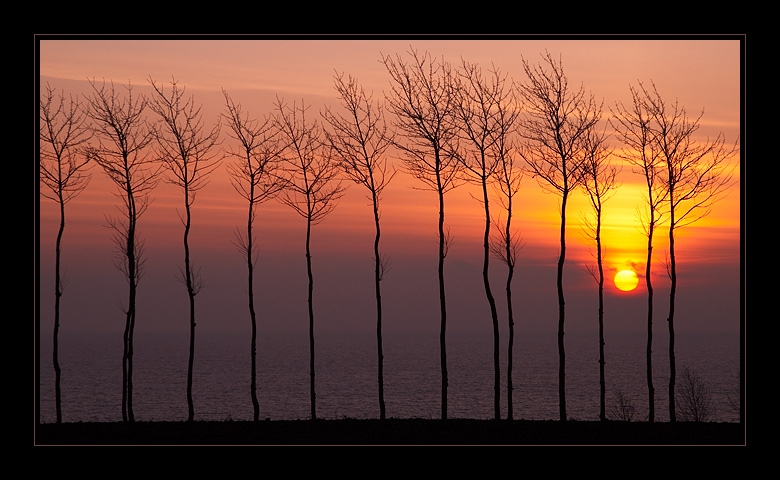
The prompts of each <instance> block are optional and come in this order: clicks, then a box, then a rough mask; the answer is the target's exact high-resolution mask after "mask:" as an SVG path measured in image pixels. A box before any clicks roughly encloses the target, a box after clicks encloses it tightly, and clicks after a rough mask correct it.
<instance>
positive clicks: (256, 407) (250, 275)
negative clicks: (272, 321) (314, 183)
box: [246, 182, 260, 422]
mask: <svg viewBox="0 0 780 480" xmlns="http://www.w3.org/2000/svg"><path fill="white" fill-rule="evenodd" d="M249 188H250V193H249V198H254V197H253V195H254V183H252V182H250V187H249ZM253 210H254V203H253V201H252V200H250V201H249V217H248V220H247V226H246V239H247V242H246V266H247V271H248V279H247V283H248V289H249V318H250V320H251V322H252V341H251V343H252V345H251V357H252V362H251V379H250V383H249V388H250V392H251V396H252V409H253V410H252V411H253V415H252V419H253V420H254V421H255V422H256V421H258V420H259V419H260V405H259V403H258V401H257V317H256V314H255V294H254V266H253V263H252V216H253V215H252V213H253Z"/></svg>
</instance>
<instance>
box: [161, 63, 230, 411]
mask: <svg viewBox="0 0 780 480" xmlns="http://www.w3.org/2000/svg"><path fill="white" fill-rule="evenodd" d="M149 83H151V85H152V88H153V90H154V93H153V99H152V100H151V101H150V102H149V108H150V109H151V110H152V111H154V112H155V113H157V115H158V116H159V117H160V118H159V126H157V128H155V130H154V131H155V138H156V139H157V154H158V156H159V159H160V160H161V161H162V163H163V164H164V165H165V166H166V167H167V169H168V173H169V175H168V178H167V181H169V182H170V183H172V184H174V185H177V186H179V187H181V188H182V190H183V191H184V216H183V218H181V221H182V224H183V225H184V270H183V272H182V276H183V277H184V278H183V280H184V285H185V286H186V287H187V295H188V296H189V309H190V354H189V361H188V367H187V409H188V414H187V420H188V421H193V419H194V416H195V409H194V406H193V401H192V371H193V364H194V359H195V296H196V295H197V294H198V292H199V291H200V289H201V287H202V281H201V279H200V275H199V273H198V272H196V271H195V270H194V269H193V266H192V260H191V258H190V244H189V235H190V229H191V227H192V204H193V202H194V201H195V194H196V192H197V191H198V190H200V189H201V188H203V186H204V185H205V184H206V183H207V182H208V176H209V174H211V172H213V171H214V170H215V169H216V168H217V167H218V166H219V165H220V162H219V161H217V160H216V159H215V158H214V155H213V153H212V149H213V147H214V146H215V145H216V143H217V141H218V138H219V124H217V125H216V126H214V127H213V128H212V129H211V130H210V131H209V130H205V129H204V125H203V121H202V119H201V115H200V107H196V106H195V101H194V98H193V97H192V96H190V97H189V98H185V96H184V95H185V89H184V88H181V89H180V88H179V86H178V84H177V83H176V80H175V79H171V90H170V94H167V93H166V92H165V88H164V87H163V86H162V85H157V84H156V83H155V82H154V80H153V79H151V78H150V79H149Z"/></svg>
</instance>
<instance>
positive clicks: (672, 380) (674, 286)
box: [668, 194, 677, 422]
mask: <svg viewBox="0 0 780 480" xmlns="http://www.w3.org/2000/svg"><path fill="white" fill-rule="evenodd" d="M669 198H670V200H671V198H672V197H671V194H670V195H669ZM670 222H671V223H670V227H669V262H670V276H671V279H672V285H671V287H670V292H669V319H668V322H669V421H670V422H674V421H676V420H677V415H676V413H675V409H674V383H675V377H676V376H677V369H676V365H675V360H674V299H675V294H676V293H677V271H676V264H675V257H674V209H672V212H671V220H670Z"/></svg>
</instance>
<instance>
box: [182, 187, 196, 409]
mask: <svg viewBox="0 0 780 480" xmlns="http://www.w3.org/2000/svg"><path fill="white" fill-rule="evenodd" d="M184 198H185V205H184V206H185V209H186V216H187V218H186V223H185V225H184V275H185V279H186V282H187V294H188V296H189V301H190V357H189V362H188V367H187V409H188V412H189V413H188V414H187V420H188V421H190V422H191V421H193V419H194V417H195V409H194V407H193V403H192V367H193V363H194V360H195V286H194V284H193V282H194V279H193V278H192V269H191V268H190V244H189V236H190V221H191V217H190V202H189V190H188V189H187V188H186V186H185V188H184Z"/></svg>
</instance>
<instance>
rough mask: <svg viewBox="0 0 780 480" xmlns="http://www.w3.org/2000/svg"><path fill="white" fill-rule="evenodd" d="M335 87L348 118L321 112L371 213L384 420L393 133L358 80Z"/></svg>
mask: <svg viewBox="0 0 780 480" xmlns="http://www.w3.org/2000/svg"><path fill="white" fill-rule="evenodd" d="M335 88H336V92H338V95H339V98H340V99H341V103H342V105H343V107H344V108H345V109H346V110H347V112H348V114H349V115H348V116H349V118H345V117H343V116H341V115H337V114H334V113H332V112H331V111H330V109H326V110H325V112H324V114H323V115H324V117H325V119H326V120H327V121H328V122H329V123H330V126H331V127H332V128H333V132H332V133H331V132H328V131H325V136H326V138H327V139H328V141H329V143H330V146H331V147H332V148H333V149H334V151H335V153H336V155H337V156H338V157H339V159H340V165H341V168H342V169H343V170H344V172H345V173H346V174H347V176H348V177H349V178H350V179H352V181H354V182H355V183H358V184H360V185H363V186H364V187H366V188H367V189H368V191H369V198H370V199H371V205H372V208H373V212H374V225H375V228H376V234H375V236H374V286H375V292H376V339H377V372H378V373H377V377H378V379H377V383H378V385H379V418H380V419H381V420H384V418H385V396H384V367H383V358H384V357H383V354H382V294H381V288H380V282H381V281H382V278H383V276H384V273H385V272H386V271H387V268H388V265H387V261H386V259H383V258H382V257H381V255H380V253H379V239H380V235H381V231H380V228H379V218H380V213H379V199H380V198H381V196H382V191H383V190H384V188H385V187H386V186H387V184H388V183H389V182H390V181H391V180H392V178H393V176H394V175H395V173H396V170H395V169H393V168H391V167H388V165H387V157H386V156H385V152H386V151H387V149H388V148H389V147H390V146H391V145H392V144H393V134H392V133H391V132H390V131H389V130H388V127H387V124H386V123H385V119H384V112H383V110H382V108H381V106H379V105H376V104H374V102H373V101H372V98H371V96H367V95H366V93H365V92H364V91H363V89H362V88H360V87H359V86H358V84H357V80H356V79H354V78H352V77H349V78H347V79H345V78H344V76H343V75H337V76H336V77H335Z"/></svg>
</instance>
